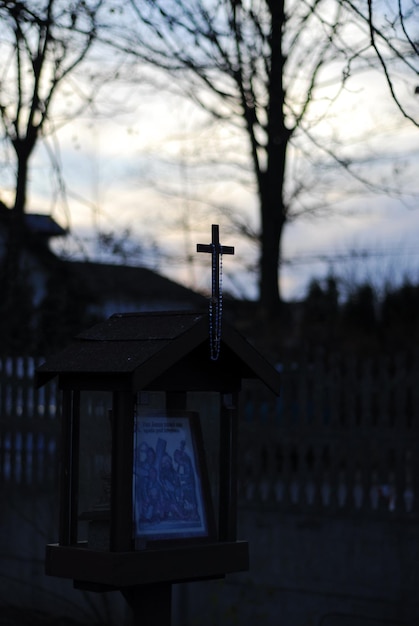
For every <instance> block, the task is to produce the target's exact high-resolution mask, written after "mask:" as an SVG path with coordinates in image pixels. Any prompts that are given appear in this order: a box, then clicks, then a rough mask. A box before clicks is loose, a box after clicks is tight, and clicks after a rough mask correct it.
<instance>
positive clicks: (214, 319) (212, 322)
mask: <svg viewBox="0 0 419 626" xmlns="http://www.w3.org/2000/svg"><path fill="white" fill-rule="evenodd" d="M196 251H197V252H209V253H210V254H211V255H212V264H211V265H212V297H211V300H210V303H209V334H210V356H211V360H212V361H216V360H217V359H218V356H219V354H220V345H221V320H222V315H223V291H222V284H221V279H222V271H223V266H222V263H221V262H220V257H222V255H223V254H234V248H233V247H232V246H222V245H221V244H220V233H219V228H218V225H217V224H213V225H212V241H211V243H210V244H204V243H198V244H197V246H196Z"/></svg>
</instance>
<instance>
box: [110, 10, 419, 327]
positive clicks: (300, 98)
mask: <svg viewBox="0 0 419 626" xmlns="http://www.w3.org/2000/svg"><path fill="white" fill-rule="evenodd" d="M401 2H402V0H400V2H399V4H398V6H396V7H394V8H393V7H392V4H393V3H384V2H378V1H377V2H376V5H377V7H375V4H374V3H373V1H372V0H369V1H368V2H367V3H365V2H362V1H360V0H359V1H358V0H352V1H350V0H303V1H301V0H288V1H286V0H148V1H139V0H130V3H129V4H130V6H131V10H132V11H133V13H134V14H135V16H136V17H137V18H138V22H137V24H136V26H135V28H133V27H132V21H133V20H131V19H130V27H129V28H126V29H125V30H124V33H123V37H121V38H120V39H119V40H114V44H116V45H119V46H120V47H121V48H122V49H126V50H129V51H130V52H131V53H133V54H135V55H136V56H137V58H139V59H141V60H143V61H144V62H146V63H151V64H152V65H154V66H155V67H158V68H160V69H162V70H164V71H165V72H168V73H169V74H170V75H171V76H172V77H174V80H173V81H172V82H171V83H170V85H169V88H172V89H176V90H177V91H182V92H183V93H184V94H185V95H187V97H189V98H191V99H192V100H193V101H194V102H196V103H197V104H198V105H200V106H201V107H203V108H204V109H205V110H206V111H208V112H209V113H211V115H212V116H214V117H215V118H216V119H218V120H223V121H225V122H227V123H229V124H233V125H235V126H236V127H238V128H240V129H241V131H242V132H243V134H244V135H245V136H247V139H248V145H249V148H250V159H251V164H252V170H253V172H254V177H255V180H256V185H257V193H258V198H259V206H260V234H259V249H260V259H259V287H260V296H259V299H260V304H261V309H262V311H263V312H264V313H266V314H267V315H269V316H271V315H276V314H277V313H278V311H279V308H280V301H281V297H280V290H279V277H278V272H279V271H280V268H281V261H282V254H281V242H282V235H283V232H284V227H285V225H286V224H287V223H288V222H289V221H290V220H292V219H293V218H294V217H298V216H299V215H301V214H306V213H307V212H315V211H316V209H318V208H319V207H320V206H321V204H322V201H321V199H319V198H317V197H316V196H315V195H314V194H312V197H311V198H309V200H308V201H307V189H308V187H309V186H310V181H309V180H308V178H307V170H300V171H298V170H297V168H295V166H294V165H295V163H294V161H295V159H294V157H293V158H292V160H290V155H291V149H293V150H294V156H295V154H296V153H297V152H298V151H299V152H300V153H302V152H303V150H305V152H306V154H305V156H306V157H307V159H308V160H310V158H311V155H310V150H311V148H313V149H314V148H315V149H316V150H319V149H320V150H323V151H324V154H325V155H327V156H328V157H329V158H330V159H331V160H333V161H334V163H335V164H337V165H338V166H340V167H341V168H343V169H344V170H345V171H346V172H347V173H349V174H351V173H353V174H354V175H355V176H356V177H357V179H359V180H360V181H361V182H362V177H361V176H360V175H359V172H358V170H357V171H356V172H351V170H352V167H351V162H350V161H349V160H348V158H346V157H345V156H344V153H342V152H341V153H340V152H339V146H335V147H333V146H332V145H331V143H330V140H329V139H328V140H327V141H326V140H324V143H323V144H322V139H321V134H320V135H318V134H317V135H316V133H315V128H316V127H317V126H319V125H320V124H321V122H323V121H324V120H325V119H326V118H327V115H328V111H329V110H330V109H331V108H332V106H333V103H334V102H335V101H336V99H337V98H338V97H339V95H340V94H341V93H342V92H343V91H344V90H345V88H346V85H347V83H348V80H349V79H350V77H351V76H352V75H353V74H354V73H356V72H361V71H365V70H369V69H371V68H378V69H379V70H380V71H384V72H385V73H386V77H387V80H388V85H389V86H390V88H391V90H392V95H393V97H394V98H395V99H396V102H398V106H399V108H400V109H401V110H402V112H403V113H404V114H405V115H406V116H407V117H410V118H411V119H412V120H413V117H414V116H413V115H409V113H408V111H407V108H406V107H405V106H404V104H403V98H402V96H398V95H397V93H396V87H395V83H394V82H393V81H392V78H391V71H392V69H394V71H395V72H398V73H401V72H402V73H403V75H404V76H406V72H407V73H409V72H410V78H411V77H412V75H414V76H415V77H416V75H417V67H418V62H417V61H418V60H417V56H416V57H414V56H413V55H412V54H406V50H407V48H408V47H409V46H411V48H413V50H410V52H413V53H414V52H415V51H416V50H415V44H414V41H416V39H415V36H414V33H409V30H408V29H409V28H410V27H411V26H410V25H411V24H412V23H414V17H415V16H417V13H418V11H417V4H416V3H410V5H409V11H405V10H404V9H403V7H402V5H401ZM375 8H376V11H374V9H375ZM328 86H329V87H330V90H329V92H328V93H327V96H325V89H326V88H327V87H328ZM320 96H322V98H323V103H322V107H321V108H320V109H319V108H318V106H317V108H316V107H315V106H314V105H317V104H318V103H319V101H320ZM301 137H303V138H304V140H305V146H304V148H302V145H303V144H302V143H301ZM319 137H320V138H319ZM366 182H368V180H367V179H366ZM302 191H305V192H306V200H305V201H304V202H303V201H302V200H301V197H302V196H301V192H302ZM243 228H244V229H245V227H244V225H243Z"/></svg>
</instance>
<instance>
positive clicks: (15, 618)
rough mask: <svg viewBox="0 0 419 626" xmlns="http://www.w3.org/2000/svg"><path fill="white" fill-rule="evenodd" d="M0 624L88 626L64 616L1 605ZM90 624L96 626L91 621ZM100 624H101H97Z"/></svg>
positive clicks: (18, 625) (14, 625) (16, 625)
mask: <svg viewBox="0 0 419 626" xmlns="http://www.w3.org/2000/svg"><path fill="white" fill-rule="evenodd" d="M0 626H87V625H83V624H82V623H81V622H75V621H74V620H72V619H69V618H66V617H64V616H62V617H57V616H51V615H47V614H45V613H41V612H39V611H33V610H28V609H19V608H16V607H7V606H6V607H5V606H0ZM88 626H95V625H94V624H92V623H89V625H88ZM96 626H99V625H96Z"/></svg>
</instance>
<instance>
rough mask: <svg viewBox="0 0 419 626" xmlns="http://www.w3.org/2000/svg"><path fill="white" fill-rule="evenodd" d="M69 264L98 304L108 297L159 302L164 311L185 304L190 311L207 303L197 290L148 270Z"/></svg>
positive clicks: (103, 264)
mask: <svg viewBox="0 0 419 626" xmlns="http://www.w3.org/2000/svg"><path fill="white" fill-rule="evenodd" d="M66 264H67V265H68V267H69V269H70V270H71V272H73V275H75V277H76V278H77V277H78V278H79V279H80V281H82V282H83V284H84V285H85V288H86V289H87V291H88V293H90V294H91V295H92V297H93V298H94V299H95V300H96V301H98V302H100V301H101V300H103V299H104V298H106V297H108V296H109V294H113V295H114V296H116V297H118V296H120V297H121V298H122V297H124V298H126V297H130V298H131V299H132V300H135V301H137V302H139V301H144V302H148V303H151V304H154V305H155V303H156V302H157V301H158V302H160V303H164V304H165V305H166V306H165V308H167V304H169V303H172V306H174V304H175V303H176V307H180V305H181V303H182V302H184V303H185V306H186V308H191V307H195V306H201V305H203V304H204V303H205V301H206V299H205V298H204V297H203V296H202V295H200V294H198V293H196V292H195V291H192V290H191V289H188V288H187V287H184V286H183V285H180V284H179V283H176V282H174V281H173V280H170V279H169V278H166V277H164V276H162V275H161V274H157V273H156V272H155V271H153V270H151V269H148V268H145V267H135V266H127V265H117V264H110V263H93V262H79V261H67V262H66Z"/></svg>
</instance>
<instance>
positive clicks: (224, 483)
mask: <svg viewBox="0 0 419 626" xmlns="http://www.w3.org/2000/svg"><path fill="white" fill-rule="evenodd" d="M220 405H221V406H220V479H219V480H220V483H219V484H220V494H219V514H218V518H219V527H218V538H219V541H236V539H237V537H236V535H237V438H238V437H237V419H238V417H237V394H235V393H234V394H221V402H220Z"/></svg>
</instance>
